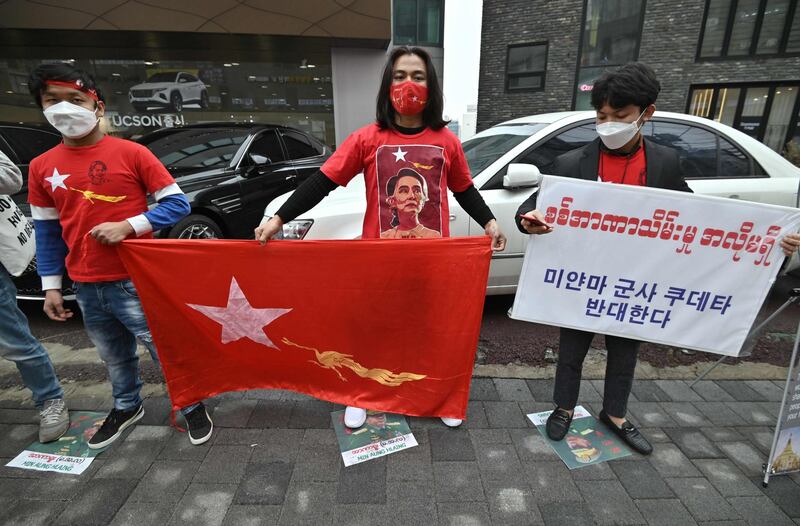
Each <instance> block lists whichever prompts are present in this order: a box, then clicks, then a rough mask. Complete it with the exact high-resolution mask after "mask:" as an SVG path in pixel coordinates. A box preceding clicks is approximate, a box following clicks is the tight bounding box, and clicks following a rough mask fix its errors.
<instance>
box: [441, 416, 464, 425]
mask: <svg viewBox="0 0 800 526" xmlns="http://www.w3.org/2000/svg"><path fill="white" fill-rule="evenodd" d="M441 418H442V423H443V424H444V425H446V426H447V427H458V426H460V425H461V424H462V422H464V421H463V420H461V419H460V418H445V417H441Z"/></svg>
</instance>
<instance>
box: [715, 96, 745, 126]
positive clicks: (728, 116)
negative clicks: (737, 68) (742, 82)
mask: <svg viewBox="0 0 800 526" xmlns="http://www.w3.org/2000/svg"><path fill="white" fill-rule="evenodd" d="M740 92H741V90H740V89H739V88H719V89H718V90H717V105H716V109H715V110H714V120H715V121H717V122H720V123H722V124H726V125H728V126H733V120H734V117H736V107H737V106H738V104H739V93H740Z"/></svg>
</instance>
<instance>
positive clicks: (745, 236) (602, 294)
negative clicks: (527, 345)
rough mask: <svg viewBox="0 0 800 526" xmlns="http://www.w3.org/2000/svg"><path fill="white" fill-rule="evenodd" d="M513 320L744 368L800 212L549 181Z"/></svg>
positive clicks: (657, 191)
mask: <svg viewBox="0 0 800 526" xmlns="http://www.w3.org/2000/svg"><path fill="white" fill-rule="evenodd" d="M537 209H538V210H540V211H541V212H542V213H543V214H545V215H546V220H547V222H548V223H550V224H552V225H553V226H554V230H553V232H552V233H550V234H546V235H541V236H530V240H529V242H528V249H527V252H526V254H525V261H524V263H523V266H522V274H521V276H520V281H519V286H518V289H517V296H516V298H515V300H514V307H513V308H512V311H511V317H512V318H515V319H519V320H525V321H532V322H538V323H545V324H548V325H558V326H561V327H570V328H574V329H580V330H586V331H591V332H596V333H601V334H611V335H615V336H623V337H628V338H635V339H638V340H645V341H650V342H655V343H662V344H666V345H672V346H676V347H682V348H687V349H696V350H699V351H707V352H712V353H717V354H724V355H728V356H737V355H738V354H739V352H740V351H741V349H742V344H743V343H744V340H745V338H746V336H747V333H748V332H749V330H750V328H751V326H752V324H753V322H754V321H755V318H756V315H757V314H758V311H759V309H760V308H761V305H762V303H763V302H764V299H765V298H766V295H767V293H768V292H769V289H770V287H771V286H772V284H773V283H774V281H775V277H776V275H777V273H778V270H779V269H780V266H781V263H782V262H783V259H784V255H783V251H782V250H781V249H780V246H779V243H780V238H781V237H783V236H784V235H785V234H787V233H790V232H796V231H797V229H798V226H800V211H798V210H797V209H794V208H786V207H781V206H772V205H763V204H759V203H752V202H746V201H737V200H733V199H724V198H719V197H710V196H699V195H694V194H688V193H682V192H673V191H668V190H660V189H655V188H644V187H635V186H627V185H612V184H608V183H599V182H594V181H584V180H579V179H571V178H564V177H554V176H544V178H543V181H542V184H541V186H540V190H539V196H538V198H537Z"/></svg>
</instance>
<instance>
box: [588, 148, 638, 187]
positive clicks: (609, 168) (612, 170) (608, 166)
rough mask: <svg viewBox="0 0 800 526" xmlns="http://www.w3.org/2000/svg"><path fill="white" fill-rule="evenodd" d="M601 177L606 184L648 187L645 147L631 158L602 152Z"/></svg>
mask: <svg viewBox="0 0 800 526" xmlns="http://www.w3.org/2000/svg"><path fill="white" fill-rule="evenodd" d="M599 176H600V180H601V181H603V182H604V183H614V184H629V185H633V186H646V185H647V162H646V157H645V153H644V145H642V147H641V148H639V149H638V150H636V153H634V154H633V155H631V156H630V157H628V156H627V155H612V154H610V153H608V152H605V151H603V150H601V151H600V173H599Z"/></svg>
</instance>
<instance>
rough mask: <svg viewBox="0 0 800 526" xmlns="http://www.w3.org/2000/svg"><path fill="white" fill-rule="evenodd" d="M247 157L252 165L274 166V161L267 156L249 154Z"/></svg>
mask: <svg viewBox="0 0 800 526" xmlns="http://www.w3.org/2000/svg"><path fill="white" fill-rule="evenodd" d="M247 157H248V158H249V159H250V164H252V165H254V166H263V165H267V164H272V159H270V158H269V157H267V156H266V155H259V154H257V153H248V154H247Z"/></svg>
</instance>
